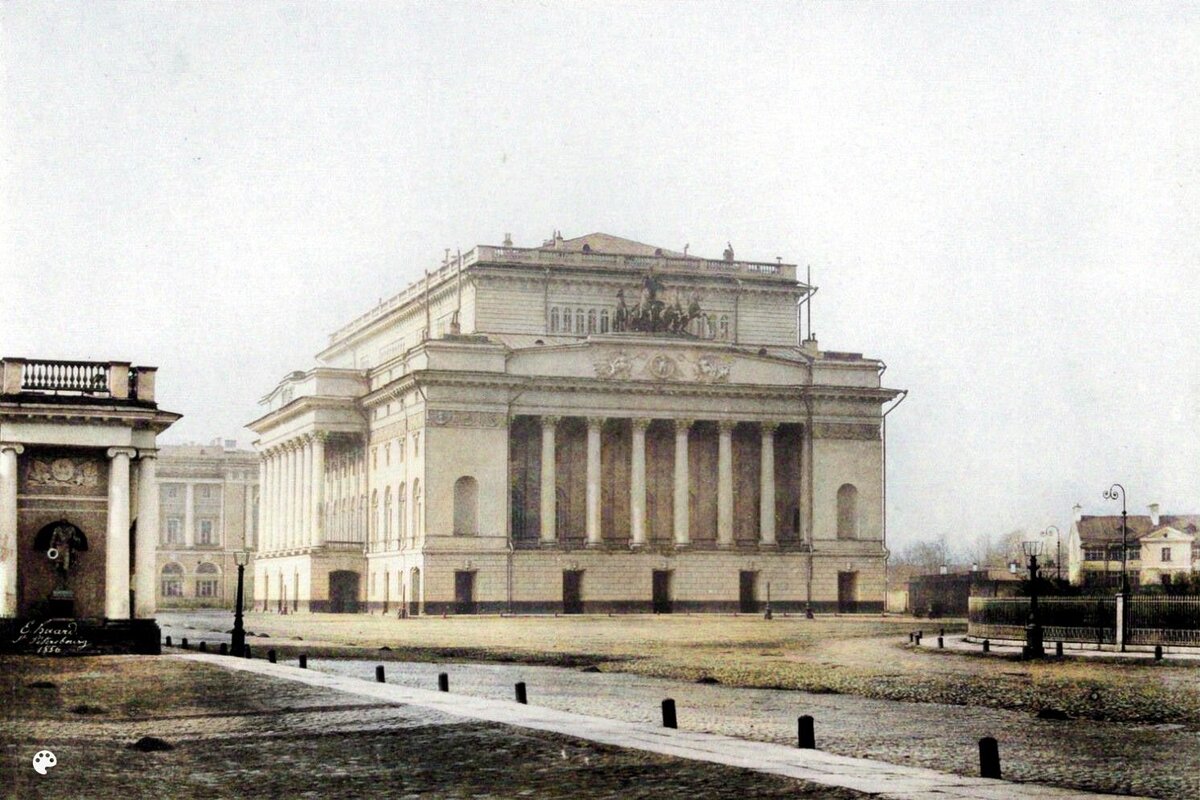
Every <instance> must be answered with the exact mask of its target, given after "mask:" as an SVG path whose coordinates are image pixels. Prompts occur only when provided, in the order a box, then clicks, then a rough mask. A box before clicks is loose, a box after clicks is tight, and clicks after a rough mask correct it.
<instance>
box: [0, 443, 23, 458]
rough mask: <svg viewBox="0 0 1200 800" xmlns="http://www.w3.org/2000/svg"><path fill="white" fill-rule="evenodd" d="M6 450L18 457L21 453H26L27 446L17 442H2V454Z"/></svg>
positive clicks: (0, 448)
mask: <svg viewBox="0 0 1200 800" xmlns="http://www.w3.org/2000/svg"><path fill="white" fill-rule="evenodd" d="M5 450H12V451H13V452H14V453H16V454H17V455H21V453H24V452H25V445H23V444H17V443H16V442H0V453H3V452H4V451H5Z"/></svg>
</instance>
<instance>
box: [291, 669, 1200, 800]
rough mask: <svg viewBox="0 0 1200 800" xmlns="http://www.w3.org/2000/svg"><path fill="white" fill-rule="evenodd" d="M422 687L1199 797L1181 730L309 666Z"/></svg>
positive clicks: (1090, 786)
mask: <svg viewBox="0 0 1200 800" xmlns="http://www.w3.org/2000/svg"><path fill="white" fill-rule="evenodd" d="M377 663H383V664H384V665H385V670H386V677H387V681H388V682H389V683H398V684H401V685H405V686H412V687H415V688H422V689H433V688H436V686H437V676H438V673H439V672H447V673H448V674H449V678H450V688H451V690H452V691H453V692H456V693H462V694H471V695H479V696H484V697H492V698H497V699H511V698H512V697H513V684H514V683H515V682H516V681H524V682H525V683H526V685H527V689H528V694H529V702H530V703H531V704H536V705H543V706H546V707H549V708H556V709H561V710H564V711H572V712H576V713H580V714H590V715H596V716H603V717H609V718H614V719H620V720H626V721H630V722H650V723H655V722H658V721H659V720H660V719H661V717H660V716H659V715H660V713H661V711H660V703H661V701H662V700H663V698H666V697H671V698H673V699H674V700H675V702H676V704H677V708H678V715H679V726H680V728H681V729H684V730H693V731H703V732H708V733H720V734H725V735H729V736H737V737H741V738H748V739H757V740H761V741H771V742H779V743H794V742H795V737H796V717H797V716H798V715H800V714H811V715H812V716H814V717H815V719H816V732H817V744H818V746H819V747H820V748H821V749H823V750H827V751H829V752H832V753H837V754H840V755H848V756H857V757H862V758H871V759H877V760H880V761H886V762H890V763H894V764H908V765H912V766H922V767H928V768H930V769H935V770H939V771H943V772H952V773H957V774H960V775H978V769H979V762H978V749H977V748H978V740H979V738H980V737H983V736H994V737H996V739H997V740H999V742H1000V751H1001V759H1002V761H1003V770H1004V777H1005V778H1006V779H1011V780H1018V781H1027V782H1036V783H1043V784H1050V785H1056V786H1063V787H1071V788H1077V789H1085V790H1089V791H1098V792H1111V793H1117V794H1126V793H1132V794H1140V795H1147V796H1154V797H1164V798H1172V800H1176V799H1177V800H1194V798H1197V797H1200V732H1198V731H1196V730H1194V729H1187V728H1185V727H1183V726H1180V725H1130V724H1128V723H1112V722H1096V721H1089V720H1051V719H1037V718H1036V717H1035V716H1034V715H1033V714H1031V713H1023V712H1014V711H1005V710H1000V709H988V708H978V707H967V706H948V705H939V704H934V703H925V704H915V703H899V702H895V701H887V700H871V699H867V698H861V697H853V696H846V695H816V694H810V693H805V692H796V691H786V690H770V689H744V688H730V687H723V686H714V685H703V684H696V683H686V682H682V681H675V680H666V679H660V678H646V677H641V676H636V675H627V674H620V673H600V672H586V671H582V670H578V669H563V668H559V667H537V666H528V665H506V664H468V663H453V664H437V663H424V662H419V663H414V662H376V661H341V660H338V661H333V660H310V661H309V667H310V669H319V670H322V671H326V672H331V673H335V674H339V675H346V676H351V677H358V678H362V679H364V680H373V679H374V670H375V665H376V664H377Z"/></svg>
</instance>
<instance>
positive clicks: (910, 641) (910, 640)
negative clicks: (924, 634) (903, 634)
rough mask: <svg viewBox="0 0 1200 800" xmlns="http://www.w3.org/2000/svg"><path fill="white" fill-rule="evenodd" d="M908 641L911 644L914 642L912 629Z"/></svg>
mask: <svg viewBox="0 0 1200 800" xmlns="http://www.w3.org/2000/svg"><path fill="white" fill-rule="evenodd" d="M908 643H909V644H912V643H913V632H912V631H909V632H908Z"/></svg>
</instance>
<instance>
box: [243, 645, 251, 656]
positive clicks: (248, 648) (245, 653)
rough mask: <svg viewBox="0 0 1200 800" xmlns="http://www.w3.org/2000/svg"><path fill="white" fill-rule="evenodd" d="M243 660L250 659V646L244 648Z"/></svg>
mask: <svg viewBox="0 0 1200 800" xmlns="http://www.w3.org/2000/svg"><path fill="white" fill-rule="evenodd" d="M242 658H250V645H245V646H244V647H242Z"/></svg>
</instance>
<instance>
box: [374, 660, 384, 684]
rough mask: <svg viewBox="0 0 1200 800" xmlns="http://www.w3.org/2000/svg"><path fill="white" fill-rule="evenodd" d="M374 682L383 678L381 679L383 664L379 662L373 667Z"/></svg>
mask: <svg viewBox="0 0 1200 800" xmlns="http://www.w3.org/2000/svg"><path fill="white" fill-rule="evenodd" d="M375 682H376V683H383V682H384V680H383V664H380V665H379V666H377V667H375Z"/></svg>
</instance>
